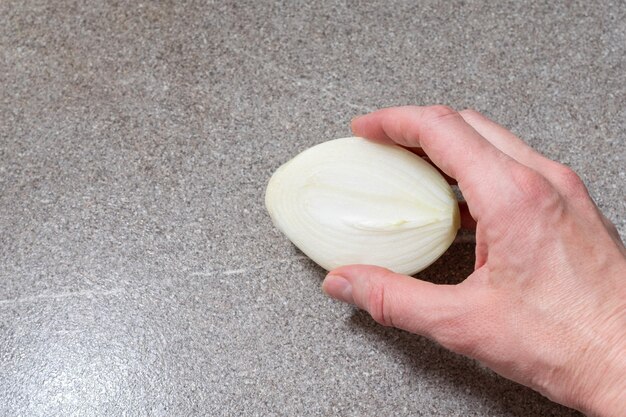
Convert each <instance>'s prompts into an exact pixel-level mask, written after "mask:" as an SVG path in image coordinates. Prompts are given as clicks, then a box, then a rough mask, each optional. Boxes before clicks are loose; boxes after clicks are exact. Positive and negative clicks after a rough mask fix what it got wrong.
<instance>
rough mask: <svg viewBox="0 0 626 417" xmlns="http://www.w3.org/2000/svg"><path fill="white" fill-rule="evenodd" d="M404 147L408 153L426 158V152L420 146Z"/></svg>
mask: <svg viewBox="0 0 626 417" xmlns="http://www.w3.org/2000/svg"><path fill="white" fill-rule="evenodd" d="M402 147H403V148H404V149H406V150H407V151H411V152H413V153H414V154H415V155H417V156H421V157H424V156H426V152H424V150H423V149H422V148H420V147H418V146H402Z"/></svg>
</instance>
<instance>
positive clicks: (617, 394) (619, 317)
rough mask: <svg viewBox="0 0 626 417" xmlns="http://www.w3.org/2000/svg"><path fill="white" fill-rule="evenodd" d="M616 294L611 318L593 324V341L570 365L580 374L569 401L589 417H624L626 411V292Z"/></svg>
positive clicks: (591, 340) (620, 291) (621, 290)
mask: <svg viewBox="0 0 626 417" xmlns="http://www.w3.org/2000/svg"><path fill="white" fill-rule="evenodd" d="M618 292H619V293H620V295H621V296H620V297H616V298H614V299H613V300H616V301H617V303H616V304H615V305H614V306H613V308H611V310H612V311H611V314H610V315H608V316H605V317H603V318H602V319H601V320H598V321H596V322H595V323H597V325H596V326H595V329H594V330H596V331H594V332H593V333H592V335H593V339H590V340H589V342H590V343H589V344H587V346H586V347H585V349H582V351H581V356H580V358H581V360H580V363H578V364H573V365H574V366H576V367H578V369H579V371H580V373H578V375H576V376H575V378H576V380H575V381H574V382H573V384H572V385H573V386H578V387H580V388H579V390H574V391H573V394H574V395H575V398H572V400H573V403H574V406H575V408H577V409H579V410H580V411H582V412H584V413H586V414H588V415H590V416H601V417H612V416H623V413H624V410H626V291H624V290H623V289H619V290H618ZM609 302H610V301H608V300H607V304H608V303H609ZM576 373H577V372H573V374H574V375H575V374H576Z"/></svg>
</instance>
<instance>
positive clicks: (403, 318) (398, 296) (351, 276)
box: [322, 265, 469, 342]
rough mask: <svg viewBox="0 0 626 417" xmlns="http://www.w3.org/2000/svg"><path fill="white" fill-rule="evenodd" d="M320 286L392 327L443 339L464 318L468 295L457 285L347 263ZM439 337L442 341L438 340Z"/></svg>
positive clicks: (334, 296)
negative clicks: (432, 281)
mask: <svg viewBox="0 0 626 417" xmlns="http://www.w3.org/2000/svg"><path fill="white" fill-rule="evenodd" d="M322 289H323V290H324V292H325V293H326V294H328V295H329V296H331V297H333V298H336V299H338V300H340V301H344V302H347V303H350V304H354V305H356V306H357V307H359V308H361V309H363V310H366V311H367V312H368V313H370V315H371V316H372V318H373V319H374V320H376V321H377V322H378V323H380V324H382V325H384V326H393V327H397V328H400V329H404V330H407V331H409V332H412V333H417V334H421V335H424V336H427V337H430V338H432V339H435V340H439V341H440V342H443V341H444V340H445V339H449V338H451V339H453V338H454V337H456V336H455V333H456V331H457V330H460V328H461V327H462V326H461V325H462V324H463V323H462V322H463V321H465V320H466V317H465V313H466V312H467V309H468V304H467V303H466V302H465V301H466V300H468V298H469V297H468V296H467V295H466V294H465V292H464V291H463V288H462V286H460V285H436V284H432V283H430V282H426V281H421V280H419V279H416V278H412V277H409V276H406V275H401V274H396V273H394V272H392V271H390V270H388V269H385V268H380V267H377V266H368V265H350V266H344V267H341V268H337V269H335V270H332V271H330V273H329V274H328V276H327V277H326V279H325V280H324V283H323V284H322ZM442 339H443V340H442Z"/></svg>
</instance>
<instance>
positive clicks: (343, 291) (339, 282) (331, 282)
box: [322, 275, 354, 304]
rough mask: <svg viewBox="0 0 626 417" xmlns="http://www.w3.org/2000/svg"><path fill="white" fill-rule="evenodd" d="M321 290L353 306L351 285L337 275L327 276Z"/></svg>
mask: <svg viewBox="0 0 626 417" xmlns="http://www.w3.org/2000/svg"><path fill="white" fill-rule="evenodd" d="M322 289H323V290H324V292H325V293H326V294H328V295H329V296H331V297H332V298H335V299H337V300H339V301H343V302H345V303H350V304H354V298H352V285H351V284H350V282H349V281H348V280H347V279H345V278H344V277H341V276H339V275H328V276H327V277H326V279H325V280H324V284H322Z"/></svg>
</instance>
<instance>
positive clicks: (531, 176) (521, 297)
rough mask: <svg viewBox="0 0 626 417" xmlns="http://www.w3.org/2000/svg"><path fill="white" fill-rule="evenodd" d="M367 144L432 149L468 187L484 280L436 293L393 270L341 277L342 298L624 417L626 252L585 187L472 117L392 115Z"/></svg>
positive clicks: (554, 392)
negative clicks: (391, 144)
mask: <svg viewBox="0 0 626 417" xmlns="http://www.w3.org/2000/svg"><path fill="white" fill-rule="evenodd" d="M352 130H353V131H354V133H355V134H356V135H357V136H363V137H366V138H369V139H373V140H378V141H384V142H395V143H397V144H399V145H402V146H406V147H421V149H422V150H423V151H424V152H425V154H426V155H427V156H428V157H429V158H430V160H431V161H432V162H433V163H434V164H435V165H436V166H437V167H439V168H440V169H441V170H442V171H443V172H444V173H445V174H447V175H448V176H450V177H452V178H455V179H456V180H457V181H458V185H459V188H460V190H461V192H462V193H463V196H464V197H465V200H466V202H467V205H462V206H461V211H462V223H463V225H464V226H465V227H470V228H473V227H475V228H476V263H475V269H474V272H473V273H472V274H471V275H470V276H469V277H467V279H466V280H464V281H463V282H462V283H460V284H457V285H435V284H432V283H429V282H425V281H421V280H418V279H415V278H411V277H408V276H404V275H399V274H395V273H393V272H391V271H389V270H386V269H384V268H379V267H375V266H367V265H351V266H344V267H341V268H337V269H335V270H333V271H330V272H329V274H328V276H327V277H326V279H325V280H324V283H323V289H324V291H325V292H326V293H327V294H329V295H330V296H331V297H334V298H337V299H339V300H342V301H345V302H348V303H352V304H355V305H356V306H358V307H360V308H362V309H364V310H366V311H368V312H369V313H370V314H371V315H372V317H373V318H374V320H376V321H377V322H379V323H381V324H383V325H386V326H394V327H398V328H401V329H404V330H407V331H409V332H413V333H417V334H421V335H424V336H426V337H429V338H432V339H434V340H436V341H437V342H439V343H441V344H442V345H443V346H444V347H446V348H448V349H451V350H452V351H455V352H457V353H460V354H463V355H466V356H469V357H472V358H475V359H477V360H479V361H480V362H482V363H484V364H485V365H487V366H488V367H490V368H491V369H493V370H494V371H496V372H498V373H499V374H501V375H503V376H504V377H507V378H509V379H512V380H514V381H517V382H519V383H522V384H524V385H527V386H529V387H531V388H533V389H535V390H537V391H539V392H540V393H542V394H543V395H545V396H547V397H548V398H550V399H552V400H553V401H556V402H558V403H561V404H564V405H566V406H569V407H573V408H576V409H578V410H581V411H583V412H585V413H589V414H592V415H599V416H618V415H624V414H623V413H624V410H626V249H625V248H624V245H623V243H622V242H621V240H620V238H619V235H618V233H617V230H616V229H615V227H614V226H613V225H612V224H611V223H610V222H609V221H608V220H607V219H606V218H605V217H604V216H603V215H602V214H601V213H600V212H599V210H598V208H597V207H596V206H595V204H594V203H593V201H592V200H591V198H590V196H589V194H588V192H587V190H586V188H585V186H584V184H583V183H582V181H581V180H580V178H579V177H578V176H577V175H576V174H575V173H574V172H573V171H572V170H571V169H569V168H568V167H566V166H564V165H561V164H559V163H557V162H554V161H551V160H549V159H547V158H545V157H543V156H542V155H540V154H539V153H537V152H535V151H534V150H533V149H532V148H530V147H529V146H527V145H526V144H525V143H524V142H523V141H522V140H520V139H519V138H517V137H515V136H514V135H513V134H512V133H510V132H509V131H507V130H506V129H504V128H503V127H501V126H499V125H497V124H495V123H494V122H492V121H490V120H489V119H487V118H486V117H484V116H482V115H480V114H479V113H477V112H474V111H467V110H466V111H462V112H459V113H457V112H455V111H454V110H452V109H450V108H448V107H444V106H431V107H396V108H388V109H384V110H380V111H376V112H374V113H370V114H368V115H365V116H361V117H359V118H357V119H355V120H354V121H353V122H352Z"/></svg>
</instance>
